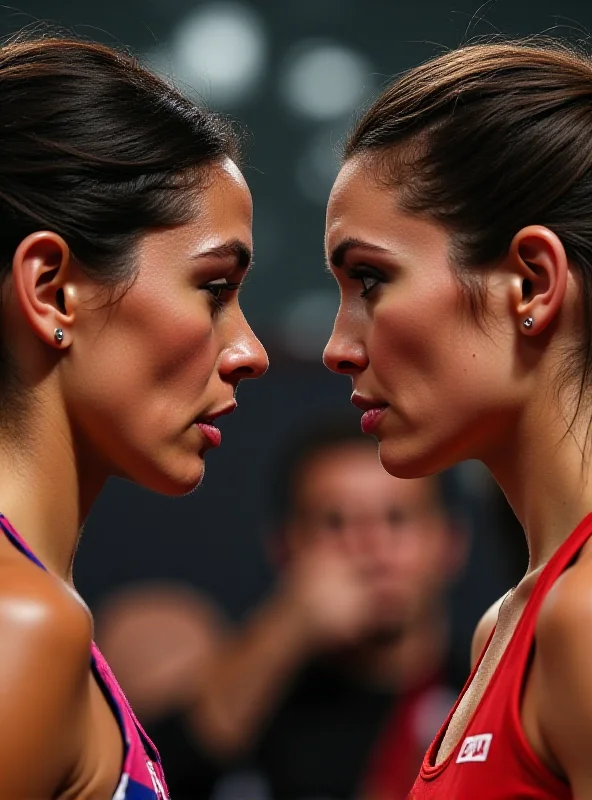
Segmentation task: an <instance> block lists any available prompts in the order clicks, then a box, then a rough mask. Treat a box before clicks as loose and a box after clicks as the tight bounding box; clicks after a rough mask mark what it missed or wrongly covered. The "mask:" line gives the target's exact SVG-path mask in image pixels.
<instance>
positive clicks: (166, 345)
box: [149, 313, 217, 383]
mask: <svg viewBox="0 0 592 800" xmlns="http://www.w3.org/2000/svg"><path fill="white" fill-rule="evenodd" d="M150 349H151V353H150V357H149V363H151V364H152V367H153V369H152V373H153V377H154V379H155V380H156V381H157V382H165V383H168V382H169V381H174V380H175V378H176V377H177V376H182V375H184V374H185V372H186V371H187V370H190V371H191V372H192V373H193V374H194V377H195V379H196V381H198V382H199V381H204V380H207V378H208V377H209V375H210V374H211V372H212V370H213V368H214V364H215V361H216V356H217V351H216V347H215V336H214V328H213V326H212V322H211V318H210V316H209V314H205V313H201V314H199V313H193V314H191V315H189V314H187V315H185V316H182V317H179V316H177V318H176V319H175V320H174V321H172V322H171V323H170V324H168V325H163V326H161V327H160V330H159V332H158V333H157V335H156V336H154V338H153V339H152V347H151V348H150Z"/></svg>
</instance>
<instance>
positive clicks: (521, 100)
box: [344, 40, 592, 400]
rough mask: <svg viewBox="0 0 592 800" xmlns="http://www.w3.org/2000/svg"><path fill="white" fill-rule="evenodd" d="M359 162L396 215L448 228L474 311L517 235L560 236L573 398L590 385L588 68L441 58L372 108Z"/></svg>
mask: <svg viewBox="0 0 592 800" xmlns="http://www.w3.org/2000/svg"><path fill="white" fill-rule="evenodd" d="M360 154H368V155H370V156H372V158H371V159H370V164H371V165H372V166H375V167H376V168H377V175H380V176H381V178H383V179H385V180H387V181H389V182H393V183H396V185H397V186H398V188H399V190H400V202H401V204H402V206H403V207H404V208H405V209H407V210H409V211H412V212H418V213H425V214H427V215H428V216H429V217H431V218H433V219H434V220H436V221H438V222H441V223H442V224H444V225H445V226H446V227H447V228H448V229H449V230H450V231H451V233H452V241H453V248H454V253H453V261H454V262H455V267H456V270H457V273H458V274H459V276H460V278H461V282H462V283H463V284H464V285H465V286H466V287H467V288H468V289H469V295H470V298H471V301H472V305H473V309H474V310H477V309H478V308H479V306H480V304H479V295H480V291H479V290H480V289H483V285H484V284H483V281H482V280H480V277H481V275H482V274H483V272H486V271H487V269H489V268H491V267H492V266H493V265H494V264H495V263H496V261H497V260H498V259H500V258H501V257H502V256H504V255H505V253H506V252H507V250H508V247H509V245H510V243H511V241H512V239H513V237H514V235H515V234H516V233H517V232H518V231H519V230H520V229H521V228H523V227H525V226H526V225H530V224H539V225H544V226H547V227H548V228H549V229H551V230H552V231H554V233H556V234H557V236H559V238H560V239H561V241H562V243H563V245H564V247H565V250H566V253H567V256H568V258H569V259H570V261H571V263H572V264H573V265H574V267H575V268H576V269H577V270H578V272H579V276H580V279H581V286H582V306H583V309H582V310H583V316H584V322H585V324H584V330H583V340H582V342H581V346H580V350H579V356H580V359H579V360H578V374H579V376H580V378H581V393H580V400H581V399H582V396H583V390H584V389H585V388H586V387H587V386H588V384H589V382H590V378H591V377H592V348H591V324H592V61H591V59H590V58H589V57H588V56H586V55H584V54H580V53H578V52H576V51H575V50H573V49H571V48H570V47H568V46H567V45H566V44H564V43H561V42H558V41H549V40H543V41H541V40H535V41H523V42H507V43H491V44H476V45H470V46H468V47H463V48H461V49H459V50H455V51H453V52H449V53H446V54H444V55H442V56H440V57H438V58H435V59H433V60H432V61H429V62H427V63H426V64H423V65H421V66H419V67H417V68H415V69H412V70H410V71H409V72H407V73H406V74H405V75H404V76H402V77H401V78H400V79H398V80H396V81H395V82H394V83H393V84H392V85H390V86H389V87H388V88H387V89H386V90H385V91H384V92H383V93H382V95H381V96H380V97H379V98H378V99H377V100H376V102H375V103H374V104H373V105H372V107H371V108H370V109H369V110H368V111H367V113H366V114H365V115H364V116H363V118H362V119H361V120H360V121H359V123H358V124H357V126H356V127H355V130H354V131H353V132H352V134H351V136H350V138H349V140H348V142H347V144H346V147H345V152H344V156H345V159H348V158H351V157H352V156H355V155H360ZM582 367H583V372H582Z"/></svg>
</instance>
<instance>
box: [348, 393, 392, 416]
mask: <svg viewBox="0 0 592 800" xmlns="http://www.w3.org/2000/svg"><path fill="white" fill-rule="evenodd" d="M351 401H352V403H353V404H354V405H355V406H356V407H357V408H360V409H361V410H362V411H370V409H372V408H384V407H385V406H386V405H388V403H385V402H383V401H382V400H376V399H375V398H373V397H365V396H364V395H363V394H359V393H358V392H354V393H353V394H352V396H351Z"/></svg>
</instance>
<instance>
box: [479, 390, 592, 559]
mask: <svg viewBox="0 0 592 800" xmlns="http://www.w3.org/2000/svg"><path fill="white" fill-rule="evenodd" d="M586 423H587V418H586V412H585V410H583V411H582V416H581V418H580V419H578V421H577V424H576V425H574V426H572V428H571V429H570V427H569V424H568V422H567V421H566V419H565V417H564V415H562V414H560V413H559V412H557V411H556V410H555V411H554V410H553V409H552V408H551V407H550V404H549V403H548V397H544V398H543V402H541V403H539V404H534V405H533V407H532V408H531V409H529V410H528V411H527V412H526V413H524V414H523V416H522V418H521V419H520V420H519V422H518V424H517V425H516V427H515V428H514V430H513V431H512V433H511V435H510V436H509V437H508V438H507V441H504V442H503V444H502V446H501V447H499V446H498V447H497V448H496V453H494V454H493V455H492V456H491V458H488V459H485V458H484V459H483V461H484V462H485V464H486V465H487V466H488V467H489V469H490V470H491V472H492V474H493V476H494V478H495V479H496V481H497V482H498V484H499V485H500V487H501V488H502V490H503V491H504V493H505V495H506V497H507V499H508V502H509V503H510V505H511V506H512V509H513V510H514V513H515V514H516V517H517V518H518V520H519V521H520V523H521V525H522V527H523V528H524V531H525V534H526V538H527V542H528V548H529V553H530V560H529V567H528V573H530V572H533V571H535V570H537V569H540V568H541V567H542V566H544V564H546V563H547V561H548V560H549V558H550V557H551V556H552V555H553V553H554V552H555V551H556V550H557V549H558V547H559V546H560V545H561V544H562V543H563V542H564V541H565V540H566V539H567V538H568V537H569V535H570V533H571V532H572V531H573V530H574V528H575V527H576V526H577V525H578V523H579V522H581V520H582V519H583V518H584V517H585V516H586V514H588V513H589V512H590V511H592V481H591V480H590V478H591V476H590V466H589V446H588V445H589V443H588V442H587V441H586V433H587V428H588V425H587V424H586ZM508 453H510V454H511V457H510V458H508V456H507V454H508Z"/></svg>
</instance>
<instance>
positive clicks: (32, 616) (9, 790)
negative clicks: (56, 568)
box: [0, 559, 92, 800]
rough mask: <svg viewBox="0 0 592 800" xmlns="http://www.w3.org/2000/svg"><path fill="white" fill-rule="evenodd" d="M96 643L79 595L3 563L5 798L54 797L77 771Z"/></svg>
mask: <svg viewBox="0 0 592 800" xmlns="http://www.w3.org/2000/svg"><path fill="white" fill-rule="evenodd" d="M91 637H92V621H91V617H90V614H89V613H88V611H87V609H86V608H85V606H84V605H83V604H82V603H81V601H80V600H78V599H77V597H76V595H75V594H74V592H72V591H70V590H69V588H68V587H67V586H65V585H64V584H63V583H62V582H61V581H59V580H58V579H57V578H56V577H54V576H52V575H50V574H49V573H46V572H44V571H43V570H41V569H39V568H38V567H37V566H36V565H33V564H31V563H29V562H24V561H21V560H20V559H19V560H12V559H9V560H8V561H6V560H4V559H2V564H1V567H0V719H2V726H0V797H11V798H15V800H20V798H30V797H46V796H47V797H49V796H53V794H54V792H55V790H56V788H57V787H59V786H60V785H62V784H63V782H64V780H65V779H66V777H67V775H68V774H69V772H70V771H71V770H73V769H75V766H76V761H77V758H78V755H77V754H78V751H79V748H80V742H81V740H82V738H83V737H82V731H83V719H84V718H85V714H86V711H87V707H88V706H87V704H88V695H89V679H88V675H89V663H90V643H91ZM50 743H51V746H48V745H49V744H50Z"/></svg>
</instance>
